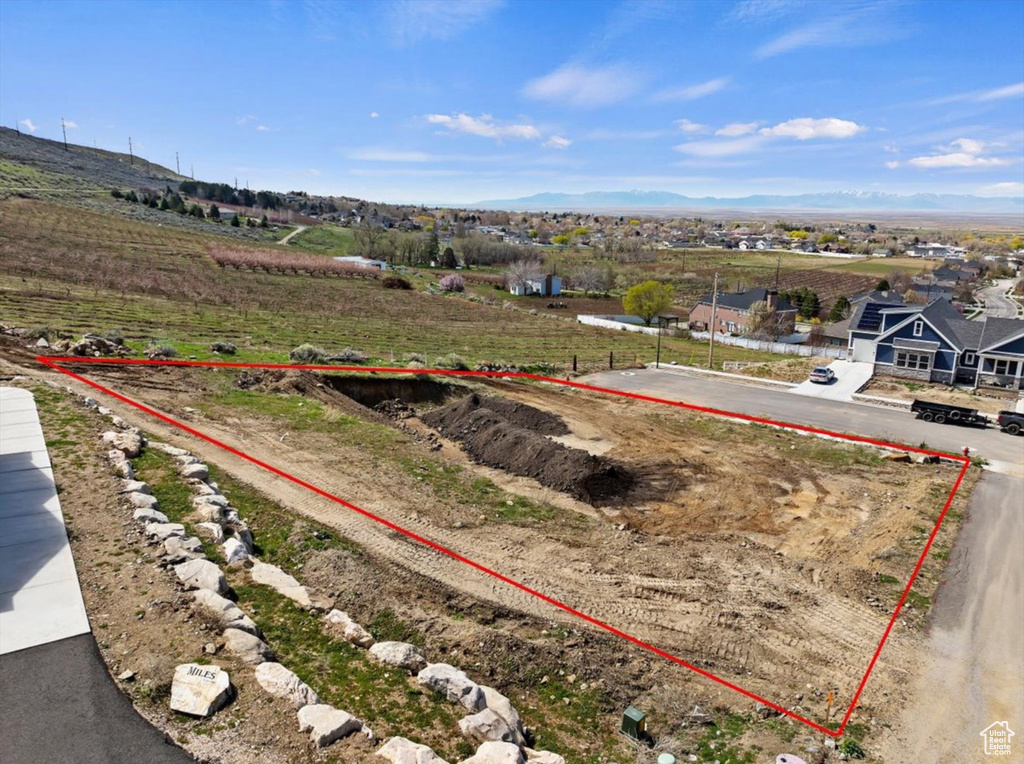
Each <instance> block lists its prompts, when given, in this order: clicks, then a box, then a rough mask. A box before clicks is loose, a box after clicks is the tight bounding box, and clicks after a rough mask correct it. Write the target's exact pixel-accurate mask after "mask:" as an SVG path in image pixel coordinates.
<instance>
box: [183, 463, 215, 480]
mask: <svg viewBox="0 0 1024 764" xmlns="http://www.w3.org/2000/svg"><path fill="white" fill-rule="evenodd" d="M181 476H182V477H183V478H186V479H188V480H206V478H208V477H210V468H209V467H207V466H206V465H205V464H203V463H202V462H196V463H195V464H186V465H185V466H184V467H182V468H181Z"/></svg>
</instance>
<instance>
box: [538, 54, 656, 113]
mask: <svg viewBox="0 0 1024 764" xmlns="http://www.w3.org/2000/svg"><path fill="white" fill-rule="evenodd" d="M642 80H643V76H642V75H641V74H640V73H639V72H637V71H636V70H635V69H633V68H632V67H629V66H626V65H625V64H612V65H609V66H602V67H596V68H588V67H585V66H580V65H578V64H565V65H564V66H562V67H560V68H558V69H556V70H555V71H553V72H551V73H550V74H545V75H544V76H543V77H538V78H537V79H534V80H530V81H529V82H527V83H526V85H525V86H524V87H523V95H525V96H526V97H527V98H533V99H536V100H538V101H554V102H558V103H565V104H569V105H570V106H577V107H580V108H587V109H590V108H596V107H599V106H608V105H610V104H613V103H617V102H619V101H621V100H623V99H625V98H628V97H629V96H631V95H633V94H634V93H636V92H637V90H639V88H640V85H641V83H642Z"/></svg>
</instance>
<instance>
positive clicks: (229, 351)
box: [210, 341, 238, 355]
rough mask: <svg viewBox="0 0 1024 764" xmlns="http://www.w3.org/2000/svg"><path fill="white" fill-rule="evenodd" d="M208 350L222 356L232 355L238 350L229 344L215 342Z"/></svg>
mask: <svg viewBox="0 0 1024 764" xmlns="http://www.w3.org/2000/svg"><path fill="white" fill-rule="evenodd" d="M210 350H212V351H213V352H214V353H221V354H222V355H234V354H235V352H236V351H237V350H238V348H236V347H235V346H234V345H232V344H231V343H230V342H221V341H217V342H214V343H211V344H210Z"/></svg>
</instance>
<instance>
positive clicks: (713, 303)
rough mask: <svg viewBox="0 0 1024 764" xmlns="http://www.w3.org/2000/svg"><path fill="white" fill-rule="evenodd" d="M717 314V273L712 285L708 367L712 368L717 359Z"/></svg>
mask: <svg viewBox="0 0 1024 764" xmlns="http://www.w3.org/2000/svg"><path fill="white" fill-rule="evenodd" d="M717 316H718V274H717V273H716V274H715V285H714V287H712V291H711V338H710V342H709V344H708V368H709V369H710V368H711V365H712V364H713V363H714V360H715V329H716V328H717V327H716V326H715V321H716V320H717Z"/></svg>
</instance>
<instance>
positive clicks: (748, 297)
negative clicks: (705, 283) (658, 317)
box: [688, 289, 796, 335]
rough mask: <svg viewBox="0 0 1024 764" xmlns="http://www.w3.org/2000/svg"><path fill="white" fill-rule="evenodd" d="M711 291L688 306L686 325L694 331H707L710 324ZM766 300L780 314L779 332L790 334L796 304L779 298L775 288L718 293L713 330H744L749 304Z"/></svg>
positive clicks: (745, 328) (730, 332) (745, 329)
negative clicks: (691, 305)
mask: <svg viewBox="0 0 1024 764" xmlns="http://www.w3.org/2000/svg"><path fill="white" fill-rule="evenodd" d="M712 301H713V295H707V296H706V297H704V298H703V299H701V300H700V301H699V302H698V303H697V304H696V305H694V306H693V308H692V309H691V310H690V318H689V322H688V323H689V326H690V328H691V329H693V330H695V331H702V332H706V331H708V330H709V327H710V325H711V308H712ZM758 302H764V303H767V304H768V306H769V307H770V308H774V309H775V312H776V314H777V316H778V317H779V328H780V330H781V334H783V335H787V334H792V333H793V331H794V325H795V323H796V308H795V307H793V306H792V305H790V304H789V302H787V301H786V300H780V299H779V295H778V292H776V291H775V290H774V289H748V290H747V291H746V292H727V293H725V294H720V295H718V306H717V309H716V311H715V331H716V332H720V333H729V334H744V333H746V331H747V321H748V319H749V316H750V308H751V306H753V305H754V304H755V303H758Z"/></svg>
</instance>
